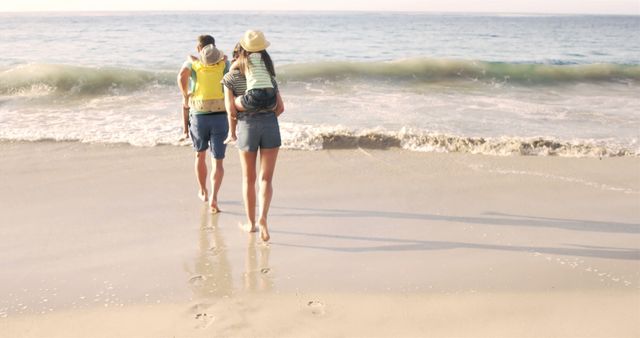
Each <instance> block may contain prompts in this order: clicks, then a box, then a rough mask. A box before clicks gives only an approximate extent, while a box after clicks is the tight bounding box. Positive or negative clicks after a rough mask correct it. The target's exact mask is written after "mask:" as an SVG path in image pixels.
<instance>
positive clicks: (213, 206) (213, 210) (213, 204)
mask: <svg viewBox="0 0 640 338" xmlns="http://www.w3.org/2000/svg"><path fill="white" fill-rule="evenodd" d="M209 200H210V201H211V203H209V206H210V207H211V213H212V214H217V213H219V212H220V208H218V200H217V199H215V198H213V196H211V197H209Z"/></svg>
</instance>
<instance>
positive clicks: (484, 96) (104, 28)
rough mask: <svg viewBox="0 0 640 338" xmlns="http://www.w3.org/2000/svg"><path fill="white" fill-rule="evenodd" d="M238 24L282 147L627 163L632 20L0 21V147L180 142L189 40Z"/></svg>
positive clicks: (228, 34)
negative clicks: (254, 40) (279, 110)
mask: <svg viewBox="0 0 640 338" xmlns="http://www.w3.org/2000/svg"><path fill="white" fill-rule="evenodd" d="M631 14H633V13H631ZM635 14H637V13H635ZM250 28H256V29H261V30H263V31H264V32H265V34H266V36H267V39H269V40H270V41H271V47H270V48H269V53H270V54H271V56H272V58H273V60H274V63H275V64H276V72H277V77H278V81H279V83H280V85H281V91H282V95H283V97H284V100H285V106H286V111H285V114H284V115H283V116H282V119H281V121H280V122H281V129H282V136H283V146H284V147H285V148H291V149H301V150H319V149H332V148H355V147H364V148H382V149H384V148H387V147H401V148H405V149H409V150H413V151H437V152H468V153H482V154H492V155H558V156H638V155H640V143H639V140H638V139H639V138H640V99H639V98H638V97H640V90H639V89H640V87H639V82H640V37H639V36H638V32H640V16H638V15H634V16H548V15H544V16H542V15H464V14H442V15H438V14H424V13H338V12H336V13H330V12H328V13H294V12H290V13H288V12H285V13H282V12H277V13H234V12H204V13H191V12H163V13H80V14H78V13H56V14H12V13H0V140H56V141H80V142H97V143H129V144H132V145H135V146H154V145H158V144H173V145H180V143H179V141H178V137H179V135H180V131H181V122H180V113H179V111H180V95H179V91H178V88H177V85H176V75H177V72H178V70H179V68H180V66H181V65H182V63H183V62H184V60H185V59H186V56H187V55H188V54H195V49H194V48H195V44H196V41H195V39H196V37H197V36H198V35H200V34H211V35H213V36H214V37H215V39H216V42H217V46H218V47H219V48H221V49H222V50H223V51H224V52H225V53H227V54H230V53H231V50H232V48H233V46H234V44H235V42H237V41H238V40H239V39H240V37H241V36H242V34H243V32H244V31H245V30H247V29H250Z"/></svg>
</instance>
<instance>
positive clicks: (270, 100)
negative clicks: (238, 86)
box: [242, 88, 276, 111]
mask: <svg viewBox="0 0 640 338" xmlns="http://www.w3.org/2000/svg"><path fill="white" fill-rule="evenodd" d="M242 106H243V107H244V110H246V111H256V110H260V109H273V107H275V106H276V90H275V89H273V88H260V89H250V90H247V92H246V93H245V94H244V95H242Z"/></svg>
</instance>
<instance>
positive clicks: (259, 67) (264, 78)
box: [245, 52, 273, 90]
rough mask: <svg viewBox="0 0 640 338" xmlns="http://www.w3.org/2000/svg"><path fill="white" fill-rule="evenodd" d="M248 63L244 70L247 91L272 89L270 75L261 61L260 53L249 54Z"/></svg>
mask: <svg viewBox="0 0 640 338" xmlns="http://www.w3.org/2000/svg"><path fill="white" fill-rule="evenodd" d="M248 59H249V62H248V64H247V67H246V70H245V77H246V78H247V90H252V89H266V88H273V84H272V83H271V73H269V70H267V66H266V65H265V63H264V60H263V59H262V53H260V52H258V53H251V54H249V57H248Z"/></svg>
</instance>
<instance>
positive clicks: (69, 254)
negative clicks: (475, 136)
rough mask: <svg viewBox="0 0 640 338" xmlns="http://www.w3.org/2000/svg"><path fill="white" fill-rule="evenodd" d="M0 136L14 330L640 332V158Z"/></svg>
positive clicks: (10, 332)
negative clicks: (267, 174)
mask: <svg viewBox="0 0 640 338" xmlns="http://www.w3.org/2000/svg"><path fill="white" fill-rule="evenodd" d="M192 157H193V155H192V152H191V150H190V149H189V148H179V147H172V146H166V147H155V148H137V147H129V146H125V145H85V144H78V143H48V142H39V143H0V158H2V161H1V164H0V178H1V179H0V252H1V253H2V256H3V259H2V260H0V337H43V336H46V337H174V336H175V337H211V336H229V337H235V336H238V337H247V336H248V337H253V336H260V337H263V336H264V337H300V336H306V337H344V336H348V337H421V336H433V337H540V336H557V337H585V336H590V337H637V336H639V335H640V325H639V324H637V322H638V321H637V320H636V319H637V318H640V306H639V304H640V289H639V287H640V244H639V243H640V241H639V240H640V235H639V234H640V159H637V158H604V159H602V160H599V159H597V158H557V157H492V156H480V155H469V154H431V153H416V152H407V151H401V150H384V151H382V150H330V151H318V152H301V151H282V152H281V154H280V158H279V161H278V165H277V169H276V178H275V195H274V200H273V205H272V212H271V218H270V224H271V236H272V241H271V243H270V244H268V245H265V244H263V243H261V241H260V240H259V239H258V238H257V237H256V236H255V235H249V234H246V233H243V232H241V231H240V230H239V229H238V223H240V222H242V221H243V207H242V202H241V200H242V199H241V195H240V179H241V177H240V168H239V163H238V159H237V155H236V151H235V150H234V149H229V151H228V159H227V161H226V171H225V172H226V177H225V181H224V184H223V187H222V191H221V193H220V208H221V209H222V210H223V212H222V213H220V214H218V215H211V214H209V213H208V212H207V208H206V206H204V205H203V204H202V203H200V202H199V201H198V199H197V196H196V183H195V178H194V175H193V169H192V163H193V162H192Z"/></svg>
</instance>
